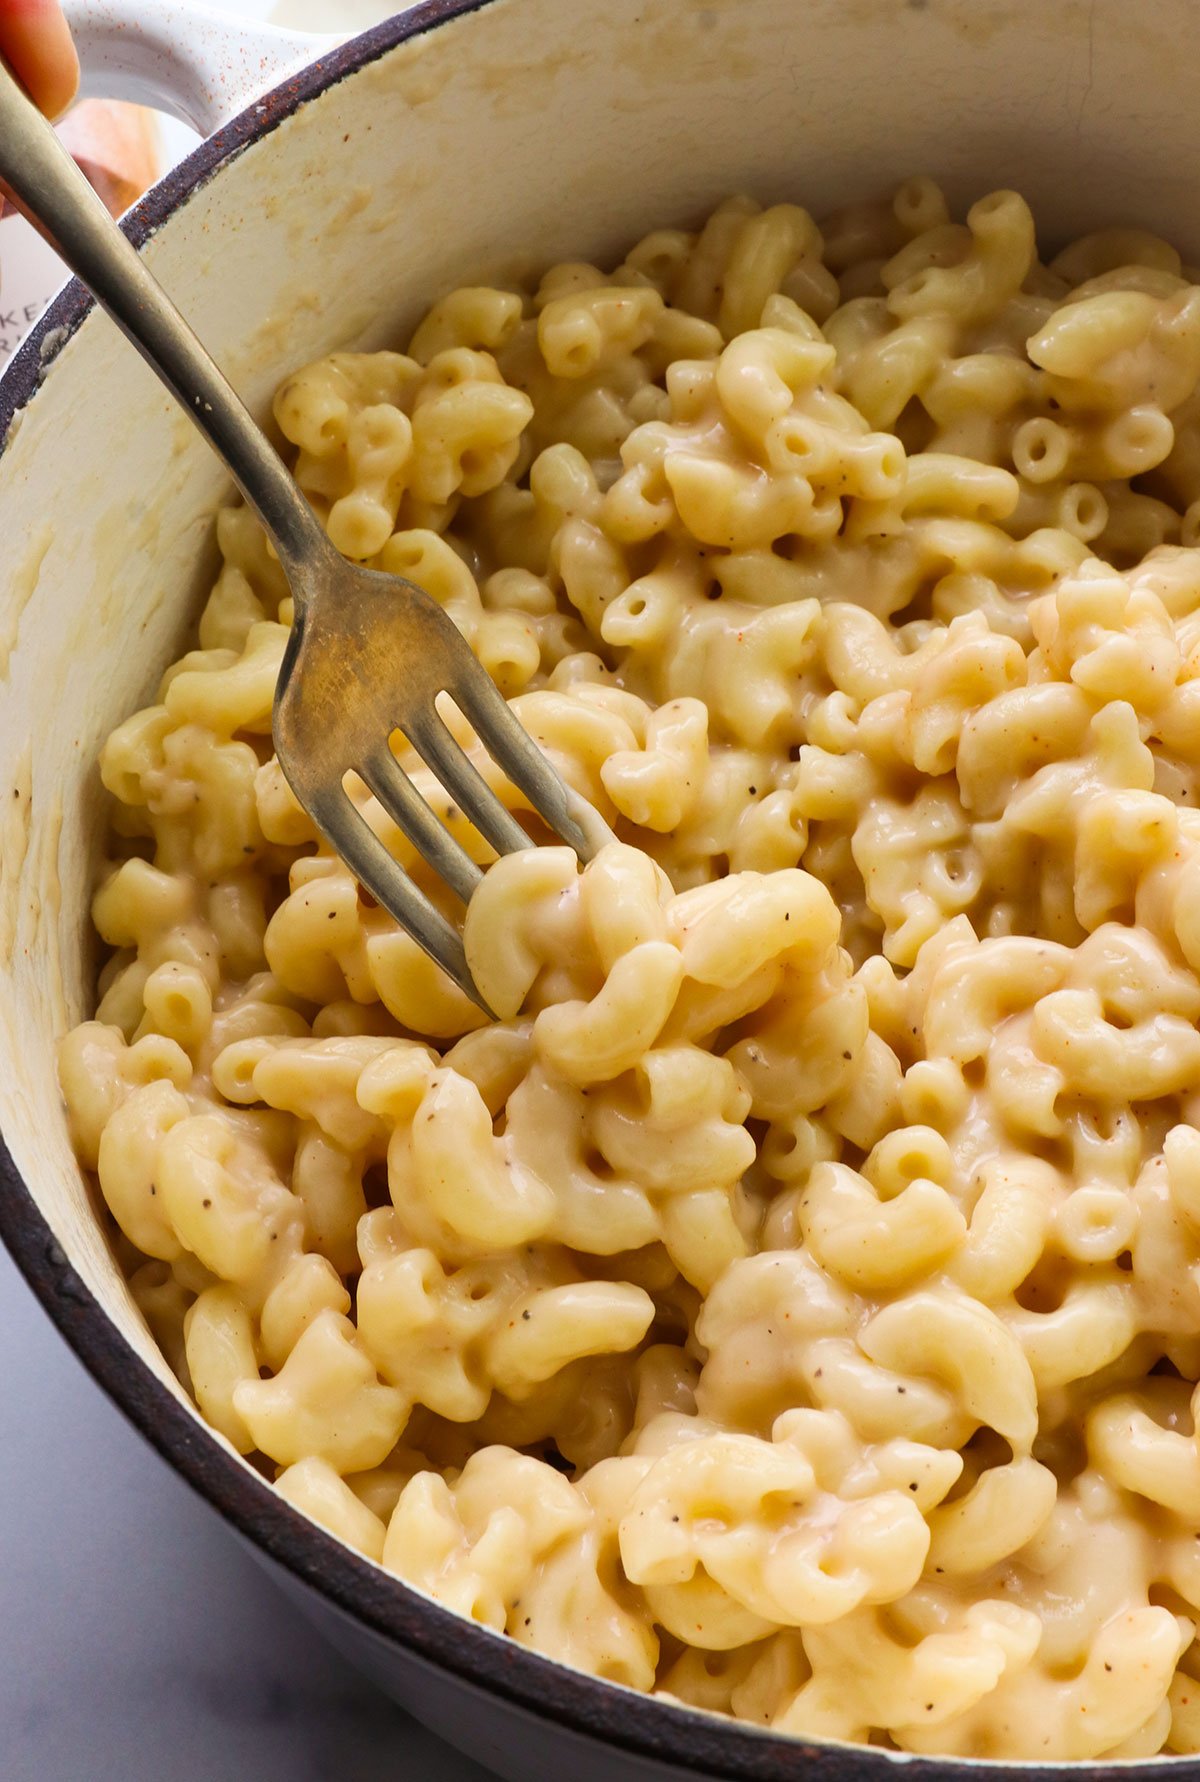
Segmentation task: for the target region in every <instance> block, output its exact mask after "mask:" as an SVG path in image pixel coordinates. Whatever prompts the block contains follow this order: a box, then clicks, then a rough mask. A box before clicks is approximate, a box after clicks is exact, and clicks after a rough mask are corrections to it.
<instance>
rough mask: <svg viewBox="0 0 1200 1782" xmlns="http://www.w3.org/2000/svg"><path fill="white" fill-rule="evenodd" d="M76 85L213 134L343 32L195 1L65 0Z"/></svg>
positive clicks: (82, 91)
mask: <svg viewBox="0 0 1200 1782" xmlns="http://www.w3.org/2000/svg"><path fill="white" fill-rule="evenodd" d="M64 10H65V12H66V15H67V22H68V24H69V25H70V27H71V34H72V36H73V37H74V39H75V44H76V47H77V49H78V51H79V62H80V67H81V69H82V80H81V83H80V89H79V90H80V94H81V96H82V97H84V98H93V99H131V100H133V101H134V102H135V103H136V104H138V105H150V106H153V107H154V108H155V109H156V110H158V111H165V112H169V113H170V115H171V116H172V117H175V118H178V119H180V121H181V122H182V123H185V124H188V125H190V126H191V128H192V129H193V130H196V131H198V132H199V134H200V135H201V136H210V135H211V134H212V133H213V131H214V130H219V129H220V127H221V125H222V124H225V123H227V122H228V121H229V119H230V118H232V117H235V116H236V115H237V113H238V112H239V111H242V110H244V109H245V107H246V106H247V105H248V104H249V103H250V101H251V100H252V99H254V98H256V97H257V96H258V95H259V94H260V93H265V92H268V91H269V90H270V89H271V88H272V87H275V86H278V85H279V83H280V82H281V81H283V80H286V79H287V77H288V75H289V74H293V73H295V72H296V71H297V70H298V69H300V68H302V67H304V66H305V64H306V63H308V62H311V61H312V60H313V59H314V58H315V57H316V56H319V55H321V54H322V52H323V51H325V50H328V49H332V48H333V46H334V45H335V44H337V43H340V42H342V38H341V36H338V35H333V36H324V35H317V34H313V33H309V32H304V31H285V30H282V29H280V27H279V26H277V25H266V24H259V23H257V22H255V21H252V20H246V19H238V18H236V17H233V16H231V15H230V14H229V13H227V12H217V11H215V10H213V9H212V8H211V7H208V6H194V5H192V4H191V0H65V4H64Z"/></svg>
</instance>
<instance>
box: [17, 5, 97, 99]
mask: <svg viewBox="0 0 1200 1782" xmlns="http://www.w3.org/2000/svg"><path fill="white" fill-rule="evenodd" d="M0 56H3V58H4V60H5V61H6V62H7V63H8V65H9V67H10V68H11V69H12V71H13V73H14V74H15V75H16V77H17V79H18V80H19V81H20V82H21V85H22V86H23V87H24V88H25V90H26V92H27V93H28V94H29V95H30V97H31V98H32V99H33V101H34V103H35V104H36V105H37V106H38V107H39V108H40V109H41V110H42V111H44V112H45V114H46V116H47V117H50V118H56V117H57V116H58V115H59V113H60V112H63V111H65V110H66V108H67V106H68V105H69V104H70V103H71V101H72V99H73V98H74V97H75V89H76V87H77V86H78V85H79V58H78V57H77V56H76V54H75V45H74V44H73V43H72V42H71V33H70V31H69V30H68V29H67V21H66V19H65V18H64V17H63V13H62V7H61V6H60V5H59V4H58V0H0Z"/></svg>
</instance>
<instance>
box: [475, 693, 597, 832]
mask: <svg viewBox="0 0 1200 1782" xmlns="http://www.w3.org/2000/svg"><path fill="white" fill-rule="evenodd" d="M475 668H479V672H478V673H474V672H472V671H473V670H474V669H475ZM461 682H462V698H461V701H459V703H461V706H462V710H463V712H464V714H465V715H466V716H467V717H468V718H469V719H470V722H471V724H472V725H473V726H474V729H475V732H476V734H477V736H478V737H479V740H480V741H481V742H482V743H483V745H484V747H485V748H486V749H487V751H488V753H489V754H490V755H491V756H492V757H493V759H494V760H495V761H496V762H497V763H498V764H499V765H500V766H501V767H502V768H503V769H504V772H505V774H506V775H507V776H508V778H509V779H510V780H511V781H512V783H513V785H514V786H516V787H517V789H518V791H520V792H523V793H524V794H525V796H526V798H527V799H528V800H529V802H530V804H531V805H532V806H533V808H534V810H535V811H536V812H537V814H538V816H539V817H541V819H542V821H543V822H544V823H547V824H548V825H549V827H550V828H551V829H553V830H554V831H555V833H556V834H557V835H560V836H561V837H562V839H563V840H564V841H565V842H566V843H567V844H568V845H569V846H570V847H572V848H574V850H575V852H576V853H577V854H578V855H579V858H580V859H581V860H590V859H591V858H592V856H593V854H594V853H595V852H596V850H597V848H599V847H600V846H601V845H602V844H603V843H604V842H605V841H612V840H613V839H614V837H613V835H612V832H611V830H610V829H609V828H608V825H607V824H606V823H605V822H604V820H603V818H602V817H601V816H600V814H599V812H597V811H594V810H592V808H591V806H590V805H588V804H587V802H586V801H585V800H584V799H582V798H580V796H579V794H578V793H577V792H573V791H572V790H571V788H570V787H569V786H567V785H565V784H564V782H563V780H562V779H561V778H560V777H559V775H558V774H557V773H556V772H555V770H554V768H553V766H552V765H551V763H550V761H549V759H548V758H547V756H546V755H545V754H544V753H543V752H542V750H541V749H540V748H539V747H538V745H537V744H536V743H535V742H534V740H533V738H532V737H531V736H530V735H529V733H528V732H527V731H526V730H524V729H523V728H522V726H521V723H520V721H519V719H517V718H516V717H515V716H514V714H513V713H512V712H511V711H510V710H509V707H508V703H507V701H506V700H505V698H504V695H503V694H502V693H501V691H500V689H499V688H498V687H497V685H496V683H495V682H494V681H493V680H492V677H491V676H490V675H489V674H488V673H487V672H486V670H484V669H483V668H482V667H480V666H479V664H477V663H476V662H475V660H474V658H472V659H471V662H470V664H469V665H467V664H464V665H463V670H462V672H461ZM451 693H452V695H453V693H454V690H453V688H452V689H451Z"/></svg>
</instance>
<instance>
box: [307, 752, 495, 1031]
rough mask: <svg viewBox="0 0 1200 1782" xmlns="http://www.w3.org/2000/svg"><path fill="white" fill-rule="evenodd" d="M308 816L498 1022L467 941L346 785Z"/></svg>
mask: <svg viewBox="0 0 1200 1782" xmlns="http://www.w3.org/2000/svg"><path fill="white" fill-rule="evenodd" d="M309 811H310V813H311V815H312V816H313V818H314V819H315V820H316V823H317V826H318V827H319V828H320V829H321V831H322V832H323V834H324V835H325V836H326V837H327V839H328V840H329V842H330V843H331V845H332V846H333V847H334V848H336V849H337V851H338V853H339V854H340V855H341V856H342V858H343V859H344V860H345V861H346V863H347V865H348V866H349V867H350V868H351V869H352V871H353V872H354V875H355V877H356V878H357V879H358V881H359V883H360V884H362V885H364V886H365V887H366V889H367V890H368V891H369V892H370V893H371V896H372V897H373V898H374V899H375V901H376V902H377V903H380V904H382V905H383V907H384V909H385V910H386V911H387V913H388V915H389V916H391V917H393V918H394V920H395V921H397V922H399V924H400V926H401V927H402V928H404V929H407V931H408V933H409V934H411V936H412V938H413V939H414V940H415V941H416V943H417V945H418V946H419V947H422V948H423V949H424V951H425V952H426V953H428V954H429V957H430V958H431V959H433V960H435V961H436V963H437V964H438V965H440V966H441V968H442V970H443V971H444V972H446V973H447V974H448V975H449V976H450V977H452V978H453V979H454V982H455V983H456V984H457V985H458V987H459V989H460V990H463V991H465V993H466V994H467V995H468V996H469V997H470V998H471V1001H472V1002H473V1003H475V1005H476V1006H477V1007H478V1008H481V1009H482V1010H483V1012H484V1014H485V1015H487V1016H488V1017H489V1018H490V1019H491V1020H493V1021H494V1020H495V1019H496V1017H495V1015H494V1014H493V1012H492V1010H491V1009H490V1008H489V1007H488V1005H487V1003H486V1002H485V1001H484V1000H483V998H482V996H480V994H479V991H478V990H477V989H476V988H475V980H474V979H473V978H472V976H471V972H470V968H469V966H468V965H467V955H466V953H465V951H464V950H463V943H462V936H461V935H460V934H459V932H458V930H457V929H456V928H454V927H453V926H452V924H451V923H449V922H447V920H446V918H445V916H443V915H442V913H441V911H440V910H438V909H435V908H434V906H433V904H432V903H430V901H429V899H428V898H427V897H426V895H425V893H424V892H423V891H421V890H419V889H418V888H417V886H416V885H414V884H413V882H412V880H411V879H410V878H409V876H408V874H407V873H406V872H405V871H404V868H403V867H402V866H401V865H400V863H399V862H398V861H396V860H393V858H392V856H391V855H390V854H389V853H388V851H387V849H386V848H385V847H384V845H383V843H382V842H381V841H380V839H379V837H378V836H377V835H376V834H375V831H374V830H373V829H372V828H371V827H370V825H369V824H368V823H367V821H366V818H365V817H363V816H362V815H361V814H360V812H359V811H357V810H356V809H355V807H354V805H353V804H352V803H351V801H350V799H349V797H348V796H347V794H346V792H345V790H344V789H343V788H342V787H341V786H338V787H337V789H336V791H333V790H332V789H331V790H330V791H329V792H326V791H325V789H322V791H321V793H320V795H319V796H317V797H314V798H313V799H312V800H311V802H310V804H309Z"/></svg>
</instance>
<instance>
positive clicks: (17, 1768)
mask: <svg viewBox="0 0 1200 1782" xmlns="http://www.w3.org/2000/svg"><path fill="white" fill-rule="evenodd" d="M0 1603H2V1606H3V1618H2V1621H0V1776H3V1779H4V1782H110V1778H111V1779H112V1782H118V1779H119V1782H168V1779H169V1782H284V1779H285V1778H286V1782H324V1779H325V1778H330V1779H333V1778H336V1779H337V1782H383V1779H384V1778H388V1782H392V1779H394V1778H396V1777H397V1776H399V1777H403V1778H405V1779H412V1782H487V1778H486V1776H485V1773H484V1771H482V1770H481V1769H479V1768H478V1767H477V1766H476V1765H475V1764H472V1763H468V1762H467V1760H466V1759H465V1758H462V1757H459V1756H457V1754H455V1753H454V1752H452V1751H450V1750H448V1749H447V1748H446V1747H445V1746H444V1745H442V1744H441V1743H440V1742H439V1741H438V1740H436V1739H434V1738H433V1737H432V1735H431V1734H429V1733H426V1732H425V1731H424V1730H423V1729H422V1728H420V1727H418V1726H416V1725H415V1724H414V1723H413V1722H412V1721H411V1720H409V1719H408V1718H407V1717H406V1716H405V1715H404V1714H402V1713H401V1711H400V1710H399V1709H398V1708H395V1707H393V1706H392V1705H391V1704H390V1703H389V1702H388V1701H387V1700H385V1698H384V1697H383V1696H381V1695H379V1694H378V1693H377V1692H376V1691H375V1690H374V1688H372V1686H371V1685H369V1684H368V1683H366V1682H364V1681H362V1680H361V1679H360V1678H358V1677H357V1676H356V1674H355V1673H354V1672H353V1671H352V1670H351V1669H350V1668H349V1667H348V1666H347V1665H346V1664H345V1663H344V1662H343V1660H342V1659H340V1658H339V1657H337V1656H336V1655H335V1654H334V1653H333V1652H332V1651H330V1650H329V1649H328V1648H327V1647H326V1645H325V1644H324V1642H323V1641H322V1639H321V1637H320V1635H319V1634H317V1633H316V1631H315V1630H314V1629H312V1628H310V1627H309V1626H308V1624H307V1622H306V1621H305V1620H304V1619H303V1618H302V1617H301V1616H300V1615H299V1614H298V1613H297V1611H296V1610H295V1609H293V1608H292V1606H291V1605H290V1604H289V1603H287V1602H285V1601H284V1599H283V1598H282V1597H281V1596H280V1595H279V1594H278V1592H277V1591H276V1589H275V1587H274V1585H273V1584H272V1583H271V1581H270V1580H269V1579H268V1578H267V1577H266V1575H265V1574H264V1573H263V1572H262V1571H261V1570H260V1568H259V1567H258V1566H257V1565H256V1564H255V1562H254V1560H253V1559H252V1558H251V1557H250V1556H249V1555H248V1554H246V1553H245V1552H243V1550H242V1549H241V1547H240V1545H239V1544H238V1543H237V1542H236V1541H235V1540H234V1539H233V1538H232V1536H231V1535H230V1534H229V1533H228V1532H227V1531H226V1530H225V1529H224V1528H223V1527H222V1526H221V1524H220V1522H219V1521H218V1519H217V1517H216V1516H215V1515H214V1513H213V1512H212V1511H211V1510H209V1509H208V1508H207V1507H206V1506H205V1505H204V1504H203V1503H201V1502H200V1501H199V1500H198V1499H197V1498H196V1497H194V1496H193V1494H192V1493H191V1492H190V1491H189V1490H188V1488H187V1487H186V1486H185V1485H183V1484H182V1483H181V1481H180V1480H178V1479H177V1478H175V1477H174V1475H173V1474H172V1473H171V1472H170V1471H169V1469H168V1468H167V1467H166V1466H165V1465H164V1463H163V1462H162V1461H161V1460H159V1458H158V1457H157V1455H155V1454H154V1453H153V1452H152V1451H151V1450H150V1449H149V1448H148V1447H147V1446H146V1444H145V1443H144V1442H143V1441H142V1440H141V1438H140V1437H139V1436H138V1435H136V1434H135V1432H134V1431H133V1430H132V1429H131V1428H130V1427H129V1425H128V1424H127V1423H126V1422H125V1421H124V1419H123V1418H122V1417H121V1416H120V1415H119V1413H118V1412H117V1411H116V1410H115V1409H114V1408H113V1406H112V1405H111V1404H110V1403H109V1402H108V1400H107V1399H106V1398H105V1397H104V1396H103V1394H102V1393H101V1391H100V1389H99V1387H97V1386H96V1385H95V1384H94V1383H93V1382H92V1380H91V1379H90V1378H89V1377H88V1375H87V1374H86V1373H85V1372H84V1370H83V1368H82V1367H81V1366H80V1365H79V1363H78V1362H77V1361H76V1360H75V1358H74V1356H73V1355H72V1354H71V1353H70V1351H69V1350H68V1349H67V1348H66V1346H65V1344H64V1343H63V1342H62V1340H61V1338H60V1337H59V1336H58V1333H57V1332H56V1331H55V1330H54V1329H53V1327H52V1326H51V1324H50V1322H49V1320H48V1319H47V1318H46V1316H45V1314H44V1313H43V1312H42V1310H41V1308H40V1306H38V1305H37V1303H36V1302H35V1300H34V1299H33V1296H32V1295H31V1294H30V1292H29V1290H28V1289H27V1288H26V1286H25V1283H24V1282H23V1281H22V1280H21V1278H20V1276H19V1275H18V1274H17V1272H16V1270H15V1269H14V1267H13V1265H12V1263H11V1262H10V1261H9V1259H8V1257H7V1255H5V1253H4V1251H3V1250H2V1249H0Z"/></svg>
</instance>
